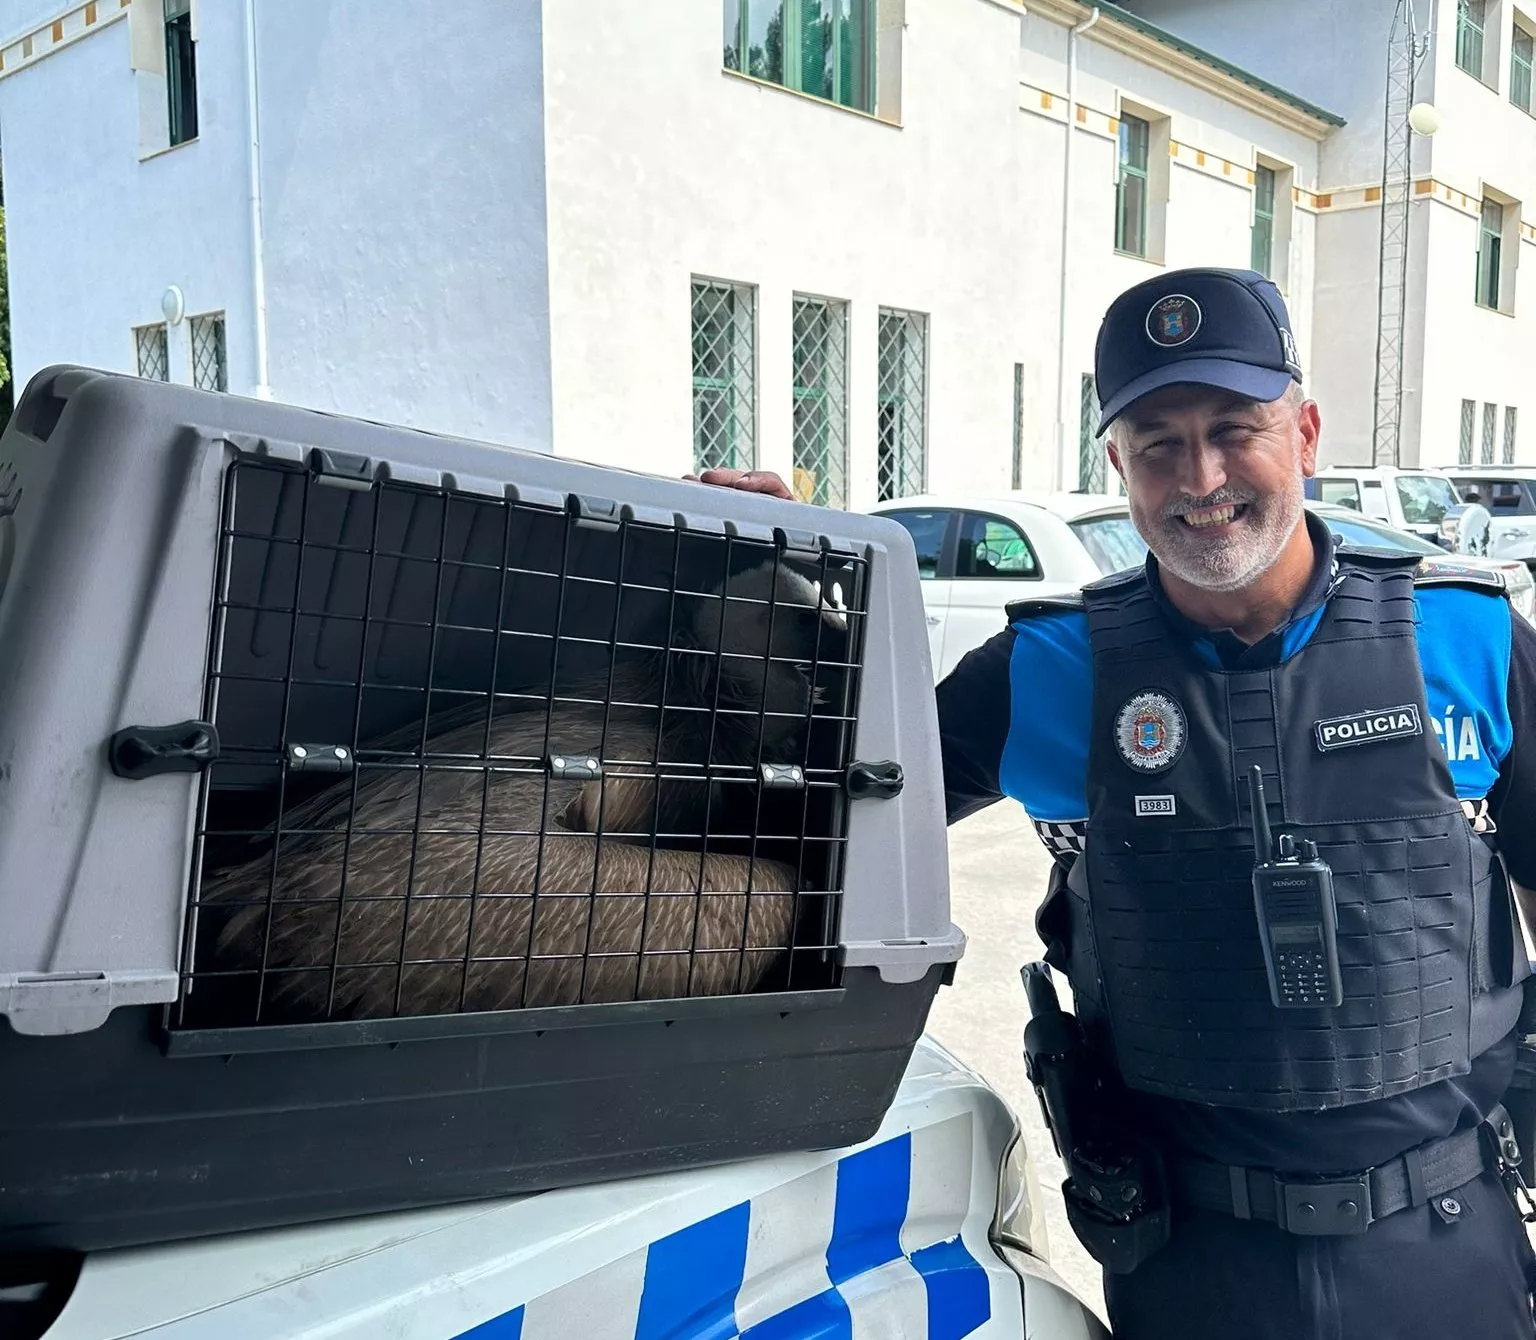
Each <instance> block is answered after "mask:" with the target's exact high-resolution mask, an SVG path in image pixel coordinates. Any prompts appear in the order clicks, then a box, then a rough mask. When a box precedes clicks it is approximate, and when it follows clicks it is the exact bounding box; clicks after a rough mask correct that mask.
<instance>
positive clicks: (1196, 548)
mask: <svg viewBox="0 0 1536 1340" xmlns="http://www.w3.org/2000/svg"><path fill="white" fill-rule="evenodd" d="M1227 505H1230V506H1233V507H1235V508H1237V509H1238V512H1237V515H1236V517H1235V518H1234V521H1233V527H1234V528H1233V529H1232V530H1231V531H1230V532H1229V533H1228V534H1225V535H1205V534H1202V533H1201V532H1200V531H1199V530H1197V529H1194V528H1192V527H1191V526H1190V525H1189V523H1188V522H1186V521H1183V520H1181V519H1180V518H1181V517H1183V516H1184V515H1185V514H1187V513H1189V512H1195V511H1199V510H1200V509H1202V508H1207V507H1222V506H1227ZM1301 513H1302V489H1301V480H1300V479H1299V478H1298V479H1297V480H1296V481H1295V483H1294V485H1293V486H1292V487H1290V488H1287V489H1285V490H1283V491H1282V492H1279V493H1272V494H1269V495H1267V496H1266V495H1263V494H1259V493H1255V492H1254V491H1253V490H1252V489H1241V488H1219V489H1217V490H1216V491H1215V492H1214V493H1210V494H1207V495H1206V496H1205V497H1204V498H1188V497H1179V498H1175V499H1174V500H1173V501H1172V502H1170V503H1169V504H1168V505H1167V506H1166V507H1164V508H1163V510H1162V511H1161V512H1160V513H1159V514H1158V515H1157V516H1155V517H1148V516H1146V515H1144V514H1139V513H1138V511H1137V509H1135V508H1134V507H1133V508H1132V520H1133V521H1134V522H1135V525H1136V529H1137V530H1139V531H1140V532H1141V537H1142V539H1144V540H1145V541H1146V542H1147V547H1148V548H1149V549H1151V551H1152V553H1153V554H1154V555H1155V556H1156V558H1157V561H1158V564H1159V565H1160V566H1161V567H1163V568H1165V569H1166V570H1167V571H1169V572H1171V573H1173V575H1174V576H1176V577H1178V578H1179V579H1181V580H1182V581H1185V582H1187V583H1189V585H1191V586H1196V587H1199V588H1200V589H1202V590H1205V591H1219V592H1224V591H1235V590H1238V589H1239V588H1240V587H1243V586H1247V585H1248V584H1249V583H1250V582H1253V581H1255V580H1256V579H1257V578H1258V577H1260V576H1261V575H1262V574H1263V573H1265V572H1267V571H1268V570H1269V569H1270V568H1271V567H1272V566H1273V565H1274V563H1275V561H1276V560H1277V559H1278V558H1279V557H1280V554H1281V553H1282V551H1283V550H1284V549H1285V546H1286V543H1287V541H1289V540H1290V538H1291V534H1292V532H1293V531H1295V529H1296V525H1297V522H1299V521H1300V520H1301Z"/></svg>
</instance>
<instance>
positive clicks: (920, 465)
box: [876, 307, 928, 502]
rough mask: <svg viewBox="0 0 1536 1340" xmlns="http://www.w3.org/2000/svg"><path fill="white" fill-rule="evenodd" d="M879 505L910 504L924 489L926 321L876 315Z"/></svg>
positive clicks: (919, 316) (885, 311)
mask: <svg viewBox="0 0 1536 1340" xmlns="http://www.w3.org/2000/svg"><path fill="white" fill-rule="evenodd" d="M879 370H880V375H879V383H878V396H879V424H878V434H877V443H878V447H879V464H878V469H877V478H876V485H877V491H878V494H879V497H880V500H881V501H882V502H883V501H886V500H887V499H890V498H910V497H913V496H915V495H917V494H920V493H922V492H923V491H924V490H925V489H926V488H927V486H928V317H927V316H926V315H925V314H924V313H922V312H906V311H899V310H897V309H895V308H887V307H882V308H881V309H880V338H879Z"/></svg>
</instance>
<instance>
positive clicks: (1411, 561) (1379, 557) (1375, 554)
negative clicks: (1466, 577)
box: [1333, 542, 1449, 571]
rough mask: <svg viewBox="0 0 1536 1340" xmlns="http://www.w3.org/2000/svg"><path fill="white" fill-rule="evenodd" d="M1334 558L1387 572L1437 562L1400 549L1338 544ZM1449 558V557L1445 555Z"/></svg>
mask: <svg viewBox="0 0 1536 1340" xmlns="http://www.w3.org/2000/svg"><path fill="white" fill-rule="evenodd" d="M1333 552H1334V556H1335V557H1336V558H1338V559H1340V560H1341V561H1343V562H1347V563H1354V564H1356V565H1357V566H1359V567H1362V568H1378V569H1384V570H1387V571H1392V570H1402V569H1416V568H1419V567H1422V566H1423V565H1424V563H1426V562H1438V560H1437V559H1431V558H1430V557H1429V556H1428V555H1425V556H1424V557H1423V558H1422V559H1420V558H1416V557H1415V556H1414V555H1413V554H1411V553H1409V552H1407V551H1406V550H1402V549H1388V548H1386V547H1385V546H1377V545H1374V544H1351V543H1347V542H1345V543H1340V544H1338V545H1336V546H1335V547H1334V551H1333ZM1447 557H1449V555H1447Z"/></svg>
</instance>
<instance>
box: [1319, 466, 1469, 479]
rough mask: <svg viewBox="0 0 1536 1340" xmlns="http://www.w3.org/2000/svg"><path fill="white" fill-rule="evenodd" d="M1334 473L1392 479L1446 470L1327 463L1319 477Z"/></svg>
mask: <svg viewBox="0 0 1536 1340" xmlns="http://www.w3.org/2000/svg"><path fill="white" fill-rule="evenodd" d="M1334 475H1348V476H1349V477H1350V478H1352V479H1391V478H1392V477H1393V476H1395V475H1444V476H1445V477H1446V478H1447V479H1449V478H1450V476H1449V475H1447V474H1446V472H1445V471H1444V470H1442V469H1441V468H1440V467H1439V466H1434V465H1423V466H1419V465H1325V466H1323V467H1322V469H1320V470H1319V471H1318V472H1317V477H1318V478H1319V479H1327V478H1329V477H1331V476H1334Z"/></svg>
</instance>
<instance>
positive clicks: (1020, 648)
mask: <svg viewBox="0 0 1536 1340" xmlns="http://www.w3.org/2000/svg"><path fill="white" fill-rule="evenodd" d="M1306 524H1307V526H1308V529H1309V531H1310V533H1311V535H1312V538H1313V543H1314V545H1315V547H1316V549H1317V554H1318V560H1317V563H1316V565H1315V567H1314V569H1313V573H1312V578H1311V581H1310V583H1309V585H1308V587H1307V590H1306V592H1305V594H1304V595H1303V597H1302V599H1301V600H1300V601H1299V602H1298V604H1297V606H1296V608H1295V610H1294V611H1293V612H1292V614H1291V617H1290V619H1289V620H1288V621H1287V622H1286V623H1285V624H1284V625H1282V626H1281V627H1280V628H1278V629H1276V630H1275V631H1274V632H1273V633H1271V634H1269V635H1268V636H1267V637H1265V638H1263V639H1262V640H1261V641H1259V642H1256V643H1254V644H1252V645H1248V644H1246V643H1244V642H1242V641H1241V640H1239V639H1238V638H1237V637H1235V636H1234V635H1233V634H1231V633H1229V632H1224V631H1223V632H1213V631H1211V630H1209V629H1206V628H1204V627H1202V626H1200V625H1198V624H1196V623H1194V622H1192V621H1191V620H1189V619H1188V618H1186V617H1185V616H1184V615H1183V614H1181V613H1180V612H1179V611H1178V610H1177V609H1176V608H1175V607H1174V606H1173V604H1172V602H1171V601H1169V600H1168V598H1167V596H1166V595H1165V594H1164V592H1163V589H1162V586H1161V583H1160V582H1159V580H1158V574H1157V560H1156V559H1155V558H1153V557H1152V556H1151V555H1148V558H1147V577H1148V581H1149V584H1150V586H1151V589H1152V593H1153V597H1154V599H1155V600H1156V602H1157V605H1158V608H1159V609H1160V611H1161V612H1162V614H1163V617H1164V618H1166V619H1167V620H1168V622H1169V624H1170V625H1171V627H1172V628H1173V629H1174V630H1175V632H1176V633H1177V634H1179V635H1180V636H1182V637H1184V638H1187V639H1188V641H1189V643H1190V645H1191V647H1192V648H1193V649H1194V651H1195V653H1196V654H1197V655H1198V656H1200V657H1202V658H1203V659H1205V660H1206V661H1208V662H1209V663H1210V664H1211V666H1212V667H1213V668H1217V667H1225V668H1227V669H1244V670H1253V669H1262V668H1263V667H1265V666H1269V665H1278V664H1281V663H1283V662H1284V661H1286V660H1287V659H1289V658H1290V657H1291V656H1294V655H1295V654H1296V653H1297V652H1298V651H1299V650H1300V649H1301V648H1303V647H1304V646H1306V644H1307V641H1308V639H1309V638H1310V637H1311V636H1312V634H1313V632H1314V631H1315V630H1316V628H1317V626H1318V624H1319V622H1320V621H1321V619H1322V615H1323V606H1324V604H1325V602H1326V600H1327V597H1328V591H1329V586H1330V582H1331V578H1332V570H1333V547H1334V545H1335V544H1336V541H1335V539H1334V537H1333V536H1332V534H1331V533H1330V532H1329V530H1328V529H1327V527H1326V526H1325V525H1324V524H1323V523H1322V522H1321V521H1319V520H1318V519H1317V518H1316V517H1314V516H1312V515H1311V514H1310V513H1308V514H1307V517H1306ZM1415 601H1416V603H1417V606H1418V616H1419V627H1418V649H1419V660H1420V664H1421V666H1422V668H1423V672H1424V684H1425V691H1426V696H1427V701H1428V707H1429V714H1430V720H1431V722H1432V724H1433V727H1434V732H1435V735H1436V736H1437V738H1438V739H1439V741H1440V743H1441V745H1442V746H1443V747H1444V749H1445V755H1446V758H1447V760H1448V761H1449V763H1450V768H1451V775H1452V778H1453V779H1454V781H1455V785H1456V793H1457V795H1458V796H1459V797H1460V798H1461V801H1462V806H1463V809H1465V810H1466V811H1467V815H1468V819H1469V821H1470V822H1472V823H1473V824H1474V826H1475V827H1476V828H1477V829H1478V831H1480V832H1487V833H1492V834H1494V838H1493V840H1494V841H1495V842H1496V843H1497V844H1498V848H1499V850H1500V852H1501V853H1502V854H1503V857H1504V859H1505V862H1506V864H1507V866H1508V869H1509V872H1510V875H1511V877H1512V878H1513V879H1514V880H1515V881H1516V882H1518V883H1520V884H1522V885H1524V886H1525V887H1527V888H1532V889H1536V822H1533V820H1536V737H1533V734H1532V731H1533V729H1536V627H1533V626H1532V625H1531V624H1529V623H1527V622H1526V620H1524V619H1523V618H1521V617H1519V616H1518V615H1516V614H1514V612H1513V611H1512V609H1511V608H1510V606H1509V603H1508V602H1507V601H1504V600H1499V599H1493V598H1490V597H1489V596H1488V595H1487V594H1485V593H1482V592H1479V591H1475V590H1468V589H1465V588H1461V587H1455V586H1426V587H1421V588H1419V589H1418V590H1417V591H1416V592H1415ZM1092 695H1093V689H1092V665H1091V659H1090V655H1089V642H1088V620H1087V616H1086V614H1084V613H1083V612H1082V611H1081V610H1068V609H1063V610H1061V611H1060V612H1051V613H1047V614H1038V613H1037V614H1031V615H1029V616H1028V617H1025V618H1021V619H1019V620H1017V621H1015V622H1014V623H1012V624H1010V625H1009V626H1008V627H1006V628H1004V629H1003V630H1002V631H1000V632H999V633H997V634H996V635H995V636H994V637H992V638H991V639H990V640H989V641H987V642H986V643H984V644H983V645H982V646H980V647H978V648H976V649H975V650H973V651H972V652H970V653H969V654H968V655H967V656H966V657H965V658H964V659H963V660H962V661H961V662H960V664H959V665H957V666H956V667H955V669H954V671H953V672H952V673H951V674H950V675H949V676H948V677H947V678H946V679H945V680H944V681H943V682H942V683H941V684H940V685H939V687H938V705H939V727H940V735H941V737H942V749H943V762H944V788H945V799H946V805H947V809H948V815H949V821H950V822H951V823H954V822H955V821H957V820H959V819H962V818H964V817H966V816H967V815H970V814H973V813H975V812H976V811H977V810H980V809H982V808H984V807H985V806H987V805H990V804H992V803H994V802H995V801H997V800H1000V799H1002V798H1004V797H1011V798H1012V799H1014V800H1017V801H1018V802H1019V803H1020V804H1021V805H1022V806H1023V807H1024V809H1025V811H1026V812H1027V813H1028V815H1029V818H1030V819H1031V820H1032V821H1033V823H1034V825H1035V830H1036V832H1037V833H1038V834H1039V836H1040V838H1041V840H1042V841H1043V842H1044V843H1045V845H1046V846H1047V848H1049V849H1050V851H1051V852H1052V853H1053V854H1054V855H1055V856H1056V857H1058V858H1059V859H1062V860H1071V859H1072V858H1073V856H1074V855H1075V853H1077V852H1080V851H1081V850H1082V839H1083V832H1084V829H1085V826H1086V819H1087V814H1088V794H1087V793H1088V787H1087V775H1088V742H1089V728H1090V719H1091V712H1092ZM1522 820H1523V822H1522ZM1029 892H1030V891H1029V890H1020V896H1021V897H1026V896H1028V894H1029ZM1036 892H1038V893H1039V894H1042V895H1043V892H1044V891H1043V890H1039V891H1036ZM1513 1065H1514V1040H1513V1038H1512V1037H1511V1038H1508V1039H1505V1041H1504V1042H1502V1043H1500V1044H1498V1045H1497V1046H1495V1047H1494V1048H1492V1049H1491V1050H1490V1051H1488V1052H1486V1053H1484V1055H1483V1056H1481V1057H1479V1058H1478V1059H1477V1060H1476V1061H1475V1062H1474V1065H1473V1070H1472V1073H1471V1074H1469V1075H1466V1076H1463V1077H1461V1078H1460V1079H1457V1080H1447V1081H1444V1082H1442V1083H1439V1084H1435V1085H1431V1086H1429V1087H1426V1088H1424V1089H1421V1090H1418V1091H1416V1092H1414V1093H1410V1094H1404V1095H1402V1096H1400V1097H1396V1098H1391V1099H1386V1100H1383V1101H1381V1102H1375V1103H1370V1104H1366V1105H1364V1106H1362V1107H1346V1108H1340V1109H1334V1110H1330V1111H1327V1112H1319V1113H1302V1114H1295V1113H1287V1114H1277V1113H1257V1112H1242V1111H1238V1110H1235V1109H1221V1108H1214V1107H1207V1106H1204V1105H1201V1104H1191V1103H1182V1102H1175V1101H1173V1100H1169V1099H1162V1098H1153V1097H1151V1096H1150V1095H1147V1096H1145V1098H1144V1101H1145V1104H1146V1109H1147V1110H1146V1112H1145V1113H1144V1116H1145V1119H1146V1120H1147V1121H1149V1122H1151V1123H1154V1124H1156V1125H1157V1126H1159V1127H1162V1128H1163V1129H1165V1131H1166V1133H1167V1134H1168V1136H1169V1137H1170V1138H1171V1139H1173V1140H1175V1141H1176V1142H1177V1143H1178V1144H1180V1145H1182V1146H1183V1147H1185V1148H1188V1149H1190V1150H1191V1151H1192V1152H1196V1153H1199V1154H1201V1155H1202V1156H1203V1157H1206V1158H1212V1159H1216V1160H1218V1161H1220V1162H1225V1163H1245V1164H1255V1165H1260V1166H1272V1167H1280V1168H1282V1169H1287V1168H1288V1169H1289V1170H1292V1171H1306V1170H1308V1169H1309V1168H1310V1167H1311V1166H1313V1164H1314V1163H1315V1160H1316V1159H1317V1158H1320V1157H1326V1158H1327V1159H1328V1160H1329V1161H1328V1162H1327V1163H1326V1164H1325V1165H1323V1166H1327V1167H1335V1168H1337V1167H1345V1166H1348V1167H1366V1166H1369V1165H1371V1164H1374V1163H1376V1162H1380V1161H1382V1160H1385V1159H1387V1158H1390V1157H1392V1156H1394V1155H1396V1154H1398V1153H1401V1152H1402V1151H1403V1150H1404V1149H1407V1148H1409V1147H1410V1146H1412V1145H1415V1144H1418V1143H1421V1142H1422V1141H1424V1140H1428V1139H1433V1138H1436V1137H1438V1136H1443V1135H1449V1134H1451V1133H1452V1132H1453V1131H1455V1130H1456V1129H1458V1128H1460V1127H1464V1126H1467V1125H1475V1124H1476V1123H1477V1122H1478V1121H1480V1120H1482V1118H1483V1116H1484V1115H1485V1114H1486V1113H1487V1111H1488V1110H1489V1109H1491V1107H1492V1106H1493V1105H1494V1104H1495V1103H1497V1102H1498V1101H1499V1100H1500V1098H1501V1097H1502V1096H1503V1093H1504V1090H1505V1088H1506V1087H1507V1086H1508V1082H1509V1078H1510V1075H1511V1073H1512V1070H1513Z"/></svg>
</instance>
